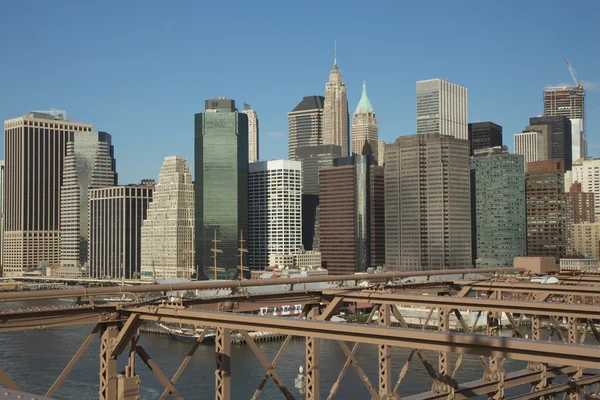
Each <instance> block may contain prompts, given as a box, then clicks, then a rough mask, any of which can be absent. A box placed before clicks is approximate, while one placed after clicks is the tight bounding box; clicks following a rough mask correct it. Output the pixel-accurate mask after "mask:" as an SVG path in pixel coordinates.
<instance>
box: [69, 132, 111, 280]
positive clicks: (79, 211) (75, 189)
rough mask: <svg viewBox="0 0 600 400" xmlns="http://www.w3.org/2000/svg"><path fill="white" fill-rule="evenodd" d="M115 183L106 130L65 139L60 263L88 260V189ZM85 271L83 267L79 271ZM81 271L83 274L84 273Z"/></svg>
mask: <svg viewBox="0 0 600 400" xmlns="http://www.w3.org/2000/svg"><path fill="white" fill-rule="evenodd" d="M117 183H118V177H117V172H116V161H115V152H114V146H113V144H112V138H111V135H109V134H108V133H106V132H77V133H76V134H71V135H70V138H69V142H68V143H67V153H66V156H65V163H64V176H63V185H62V187H61V191H60V196H61V198H60V264H61V266H62V267H75V268H84V269H85V267H86V266H87V261H88V227H89V216H88V190H89V189H96V188H101V187H107V186H115V185H117ZM82 272H85V273H87V271H82ZM85 273H84V274H85Z"/></svg>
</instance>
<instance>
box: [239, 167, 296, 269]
mask: <svg viewBox="0 0 600 400" xmlns="http://www.w3.org/2000/svg"><path fill="white" fill-rule="evenodd" d="M248 197H249V210H248V216H249V222H248V226H249V228H250V231H249V239H248V255H249V266H250V268H252V269H264V268H266V267H268V266H269V257H270V255H271V254H291V253H297V252H300V251H302V163H301V162H300V161H289V160H275V161H260V162H256V163H251V164H250V174H249V180H248Z"/></svg>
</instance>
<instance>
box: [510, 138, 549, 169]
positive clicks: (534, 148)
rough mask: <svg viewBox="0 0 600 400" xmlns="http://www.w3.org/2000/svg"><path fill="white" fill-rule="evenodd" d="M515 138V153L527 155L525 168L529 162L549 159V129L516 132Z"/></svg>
mask: <svg viewBox="0 0 600 400" xmlns="http://www.w3.org/2000/svg"><path fill="white" fill-rule="evenodd" d="M514 140H515V146H514V149H515V154H521V155H523V156H525V169H527V163H530V162H535V161H545V160H547V159H548V155H549V154H550V151H549V146H550V139H549V136H548V131H547V130H546V131H525V132H521V133H515V139H514Z"/></svg>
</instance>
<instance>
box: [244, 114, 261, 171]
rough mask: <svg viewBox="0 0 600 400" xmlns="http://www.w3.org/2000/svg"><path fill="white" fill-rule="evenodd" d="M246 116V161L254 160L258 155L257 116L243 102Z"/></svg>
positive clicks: (257, 158) (256, 159)
mask: <svg viewBox="0 0 600 400" xmlns="http://www.w3.org/2000/svg"><path fill="white" fill-rule="evenodd" d="M242 112H243V113H244V114H246V115H247V116H248V162H256V161H258V160H259V157H258V117H257V116H256V111H254V110H252V109H251V108H250V104H247V103H244V110H243V111H242Z"/></svg>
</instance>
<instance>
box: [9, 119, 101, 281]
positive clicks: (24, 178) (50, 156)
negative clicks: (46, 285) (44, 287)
mask: <svg viewBox="0 0 600 400" xmlns="http://www.w3.org/2000/svg"><path fill="white" fill-rule="evenodd" d="M92 131H93V127H92V125H91V124H81V123H77V122H73V121H68V120H66V113H65V112H64V111H57V110H51V111H32V112H29V113H27V114H26V115H25V116H23V117H19V118H14V119H9V120H7V121H5V122H4V154H5V163H6V165H5V200H6V201H5V205H4V209H5V211H6V213H5V220H4V262H3V264H4V265H3V267H4V276H7V277H10V276H22V275H23V274H24V273H29V272H33V271H38V270H39V269H40V268H43V267H44V266H47V265H54V264H58V262H59V261H60V187H61V184H62V182H63V178H64V176H63V171H64V161H65V156H66V153H67V143H68V141H69V138H71V137H72V135H73V134H75V135H76V134H77V133H79V132H92Z"/></svg>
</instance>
